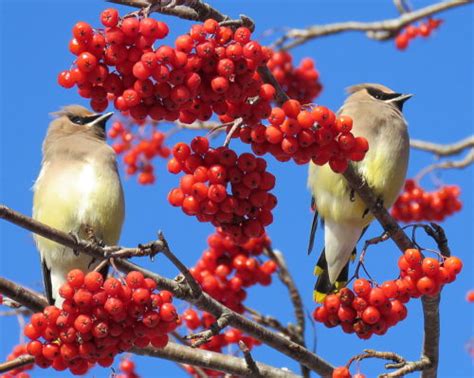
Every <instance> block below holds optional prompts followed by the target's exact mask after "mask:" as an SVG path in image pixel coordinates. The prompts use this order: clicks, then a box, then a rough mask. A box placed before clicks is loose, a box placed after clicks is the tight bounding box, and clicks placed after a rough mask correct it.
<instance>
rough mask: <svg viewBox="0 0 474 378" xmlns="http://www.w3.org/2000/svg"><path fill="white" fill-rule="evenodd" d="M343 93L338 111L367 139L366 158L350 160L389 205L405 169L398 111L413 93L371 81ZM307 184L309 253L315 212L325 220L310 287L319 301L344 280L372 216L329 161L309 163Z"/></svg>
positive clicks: (404, 125)
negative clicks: (310, 213)
mask: <svg viewBox="0 0 474 378" xmlns="http://www.w3.org/2000/svg"><path fill="white" fill-rule="evenodd" d="M347 93H348V97H347V99H346V100H345V102H344V104H343V106H342V107H341V108H340V109H339V111H338V115H346V116H349V117H351V118H352V121H353V127H352V133H353V134H354V135H355V136H360V137H364V138H366V139H367V141H368V143H369V150H368V152H367V154H366V156H365V158H364V159H363V160H362V161H360V162H357V163H354V168H355V170H356V171H357V172H358V173H359V174H360V175H361V176H362V178H363V179H364V180H365V181H366V182H367V184H368V185H369V186H370V188H371V189H372V190H373V191H374V193H375V194H376V195H377V196H378V198H379V200H380V201H382V203H383V204H384V206H386V207H390V206H391V205H392V204H393V203H394V201H395V200H396V198H397V196H398V194H399V192H400V190H401V188H402V186H403V184H404V182H405V177H406V173H407V167H408V158H409V136H408V129H407V122H406V120H405V118H404V116H403V112H402V111H403V104H404V103H405V101H407V100H408V99H409V98H410V97H412V94H402V93H396V92H394V91H393V90H392V89H390V88H388V87H386V86H384V85H381V84H372V83H362V84H357V85H353V86H351V87H349V88H347ZM308 188H309V190H310V192H311V194H312V204H313V208H314V209H315V214H314V219H313V224H312V226H311V234H310V241H309V246H308V253H310V252H311V250H312V248H313V244H314V237H315V232H316V229H317V223H318V215H319V216H320V217H321V223H322V224H323V225H324V249H323V251H322V253H321V255H320V257H319V260H318V262H317V264H316V267H315V269H314V274H315V275H316V276H317V277H318V278H317V282H316V285H315V287H314V292H313V299H314V300H315V301H316V302H322V301H323V300H324V298H325V297H326V295H327V294H328V293H331V292H334V291H337V290H338V289H340V288H341V287H343V286H344V285H345V284H346V282H347V279H348V273H349V261H350V260H351V257H352V259H353V258H355V253H356V250H355V247H356V245H357V242H358V241H359V239H360V238H361V237H362V235H363V234H364V232H365V230H366V229H367V227H368V226H369V224H370V222H371V221H372V220H373V216H372V214H370V213H368V209H367V208H366V205H365V204H364V202H363V201H362V200H361V199H360V198H359V196H357V195H354V192H353V191H352V190H351V188H350V187H349V185H348V183H347V181H346V180H345V178H344V177H343V175H341V174H338V173H335V172H333V171H332V170H331V168H330V167H329V166H328V165H327V164H326V165H323V166H318V165H316V164H314V163H310V165H309V173H308Z"/></svg>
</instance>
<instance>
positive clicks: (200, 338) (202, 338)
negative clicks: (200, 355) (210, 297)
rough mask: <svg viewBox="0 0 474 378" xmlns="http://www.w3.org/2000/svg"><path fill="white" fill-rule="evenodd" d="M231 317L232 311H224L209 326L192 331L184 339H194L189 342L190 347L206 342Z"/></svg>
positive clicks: (225, 325) (225, 324)
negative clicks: (198, 330) (195, 331)
mask: <svg viewBox="0 0 474 378" xmlns="http://www.w3.org/2000/svg"><path fill="white" fill-rule="evenodd" d="M231 318H232V313H230V312H225V313H223V314H222V315H221V316H219V318H217V320H216V321H215V322H214V323H213V324H212V325H211V326H210V327H209V329H206V330H204V331H202V332H198V333H192V334H189V335H187V336H185V337H184V339H185V340H195V341H193V343H192V344H191V347H193V348H197V347H200V346H201V345H203V344H205V343H207V342H208V341H209V340H210V339H211V337H212V336H216V335H218V334H219V333H220V331H222V330H223V329H224V328H225V327H227V326H228V325H229V322H230V320H231Z"/></svg>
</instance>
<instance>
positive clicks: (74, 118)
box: [67, 114, 101, 125]
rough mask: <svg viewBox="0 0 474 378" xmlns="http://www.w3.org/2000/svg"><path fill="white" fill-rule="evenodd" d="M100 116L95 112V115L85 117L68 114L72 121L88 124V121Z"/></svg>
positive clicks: (78, 123) (77, 123)
mask: <svg viewBox="0 0 474 378" xmlns="http://www.w3.org/2000/svg"><path fill="white" fill-rule="evenodd" d="M100 116H101V115H100V114H93V115H90V116H85V117H81V116H74V115H68V116H67V117H68V118H69V120H70V121H71V122H72V123H74V124H76V125H87V124H88V123H90V122H92V121H93V120H95V119H97V118H99V117H100Z"/></svg>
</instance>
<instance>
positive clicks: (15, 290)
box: [0, 277, 48, 312]
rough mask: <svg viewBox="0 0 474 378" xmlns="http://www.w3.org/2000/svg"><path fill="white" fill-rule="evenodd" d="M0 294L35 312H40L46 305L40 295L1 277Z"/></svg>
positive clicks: (46, 302) (45, 301) (44, 299)
mask: <svg viewBox="0 0 474 378" xmlns="http://www.w3.org/2000/svg"><path fill="white" fill-rule="evenodd" d="M0 293H2V294H4V295H5V296H7V297H8V298H10V299H13V300H14V301H16V302H18V303H20V304H21V305H23V306H25V307H28V308H30V309H32V310H33V311H35V312H38V311H42V309H43V308H44V307H46V306H47V305H48V301H47V300H46V298H45V297H43V296H42V295H40V294H38V293H36V292H34V291H33V290H30V289H27V288H24V287H22V286H20V285H19V284H17V283H15V282H13V281H10V280H8V279H6V278H3V277H0Z"/></svg>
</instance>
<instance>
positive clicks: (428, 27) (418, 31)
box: [395, 18, 443, 50]
mask: <svg viewBox="0 0 474 378" xmlns="http://www.w3.org/2000/svg"><path fill="white" fill-rule="evenodd" d="M442 23H443V20H437V19H434V18H429V19H428V20H426V21H423V22H420V23H419V24H418V25H417V26H416V25H408V26H407V27H406V28H404V29H403V30H402V31H401V32H400V34H398V35H397V37H396V38H395V46H396V47H397V49H399V50H405V49H406V48H407V47H408V44H409V43H410V41H411V40H412V39H415V38H416V37H419V36H421V37H425V38H426V37H429V36H430V34H431V32H432V31H433V30H435V29H437V28H438V27H439V26H440V25H441V24H442Z"/></svg>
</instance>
